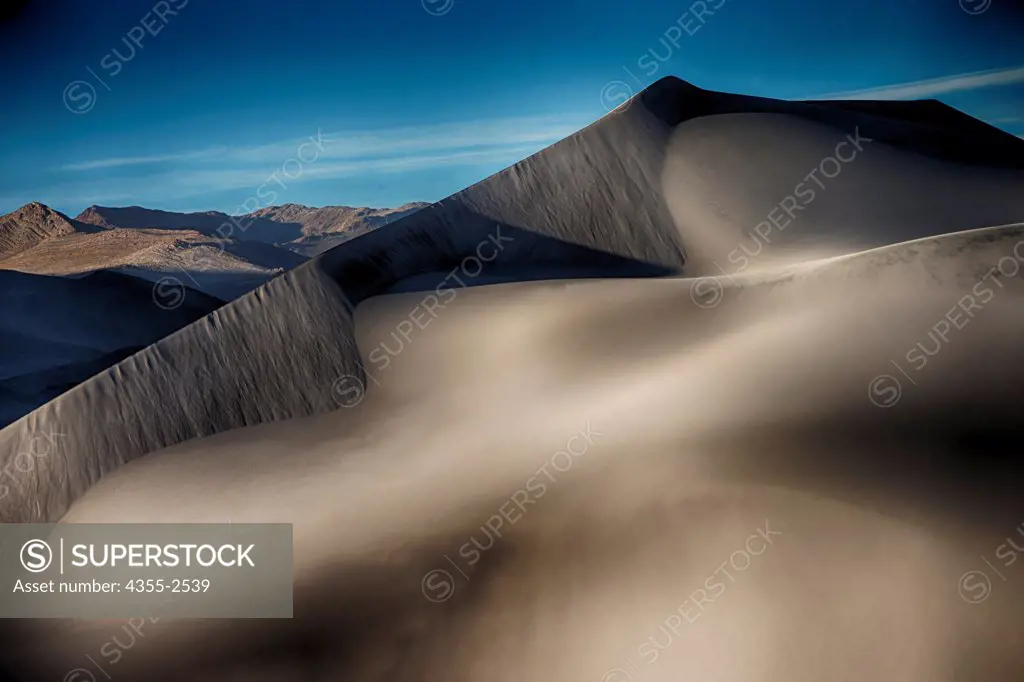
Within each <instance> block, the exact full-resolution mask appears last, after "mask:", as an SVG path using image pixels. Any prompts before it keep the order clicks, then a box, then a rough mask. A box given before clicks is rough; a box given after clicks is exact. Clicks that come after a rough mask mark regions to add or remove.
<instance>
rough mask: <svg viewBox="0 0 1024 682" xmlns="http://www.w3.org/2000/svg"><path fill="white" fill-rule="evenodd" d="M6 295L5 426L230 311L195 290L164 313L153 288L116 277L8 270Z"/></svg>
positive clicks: (0, 404) (1, 371)
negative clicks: (137, 353)
mask: <svg viewBox="0 0 1024 682" xmlns="http://www.w3.org/2000/svg"><path fill="white" fill-rule="evenodd" d="M15 258H17V257H15ZM0 290H2V291H3V297H2V298H0V342H2V345H3V349H4V353H3V355H2V356H0V391H2V392H0V423H2V424H5V425H6V424H8V423H10V422H12V421H14V420H15V419H16V418H19V417H21V416H23V415H25V414H26V413H28V412H29V411H31V409H34V408H35V407H38V406H39V405H42V404H43V403H45V402H46V401H48V400H50V399H52V398H55V397H56V396H58V395H60V394H61V393H63V392H64V391H65V390H67V389H68V388H71V387H72V386H75V385H77V384H78V383H80V382H82V381H84V380H86V379H88V378H89V377H91V376H93V375H95V374H96V373H98V372H101V371H103V370H106V369H107V368H108V367H110V366H111V365H113V364H115V363H116V362H119V361H120V360H123V359H124V358H125V357H127V356H128V355H131V354H132V353H134V352H135V351H137V350H139V349H141V348H143V347H145V346H148V345H149V344H151V343H153V342H154V341H157V340H159V339H161V338H163V337H165V336H167V335H168V334H170V333H172V332H174V331H177V330H178V329H180V328H181V327H184V326H186V325H188V324H190V323H192V322H194V321H196V320H197V319H199V318H201V317H202V316H204V315H206V314H207V313H209V312H211V311H213V310H215V309H216V308H218V307H220V306H221V305H223V303H224V302H223V301H222V300H220V299H216V298H213V297H211V296H207V295H205V294H203V293H201V292H199V291H195V290H192V289H187V290H184V292H183V296H182V299H181V301H180V305H177V306H174V307H169V306H163V307H161V306H159V305H158V304H157V303H158V301H157V300H156V299H155V298H154V291H153V286H152V284H150V283H148V282H146V281H143V280H140V279H137V278H135V277H129V276H126V275H123V274H119V273H114V272H97V273H93V274H90V275H87V276H84V277H79V278H75V279H72V278H66V277H48V276H43V275H33V274H26V273H21V272H13V271H6V270H0ZM111 311H117V314H116V315H112V314H111Z"/></svg>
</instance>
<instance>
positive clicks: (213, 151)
mask: <svg viewBox="0 0 1024 682" xmlns="http://www.w3.org/2000/svg"><path fill="white" fill-rule="evenodd" d="M588 122H589V121H587V120H586V119H585V117H583V116H576V117H557V118H555V117H550V116H545V117H525V118H505V119H492V120H487V121H470V122H466V123H445V124H437V125H431V126H421V127H402V128H391V129H378V130H336V131H331V132H328V131H321V130H316V131H313V132H312V134H311V135H309V136H308V137H305V138H294V139H288V140H281V141H276V142H272V143H268V144H261V145H249V146H235V147H225V146H218V147H214V148H209V149H202V150H196V151H188V152H168V153H163V154H151V155H142V156H118V157H110V158H102V159H89V160H85V161H80V162H76V163H71V164H66V165H64V166H61V167H60V169H61V170H64V171H78V172H82V171H95V170H108V169H113V168H118V167H126V166H140V165H149V164H156V163H167V162H174V163H179V164H181V165H182V168H183V169H186V168H193V167H195V168H199V167H202V166H207V165H209V166H213V165H228V166H231V165H234V166H236V167H248V166H262V167H264V168H265V167H271V169H272V167H274V166H278V165H280V164H281V163H282V162H284V161H285V160H287V159H289V158H291V157H294V156H295V155H296V151H297V149H298V148H299V146H300V145H302V144H304V143H309V142H310V141H315V142H316V143H317V144H318V147H320V149H319V151H318V158H319V159H320V160H323V159H338V160H340V159H383V158H394V157H405V156H409V155H420V154H425V153H435V154H436V153H439V152H441V153H442V156H450V154H451V153H452V152H455V151H458V150H465V149H475V148H484V149H492V150H493V149H501V148H508V147H514V146H517V145H530V144H549V143H552V142H555V141H557V140H559V139H561V138H563V137H567V136H569V135H571V134H572V133H574V132H576V131H577V130H578V129H579V128H581V127H582V126H583V125H585V124H586V123H588ZM464 158H466V159H467V160H468V159H470V158H472V157H471V156H465V157H464Z"/></svg>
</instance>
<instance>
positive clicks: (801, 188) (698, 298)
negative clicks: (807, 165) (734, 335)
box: [690, 126, 874, 308]
mask: <svg viewBox="0 0 1024 682" xmlns="http://www.w3.org/2000/svg"><path fill="white" fill-rule="evenodd" d="M868 142H874V140H873V139H872V138H870V137H864V136H863V135H861V132H860V127H859V126H858V127H857V128H855V129H854V132H853V133H851V134H849V135H847V136H846V137H845V138H844V139H843V140H841V141H840V142H839V143H838V144H836V146H835V148H834V149H833V152H832V154H830V155H828V156H826V157H824V158H823V159H821V160H820V161H819V162H818V163H817V164H816V165H815V166H814V168H813V169H811V172H810V173H808V174H807V175H805V176H804V178H803V180H801V181H800V182H798V183H797V184H796V185H795V186H794V187H793V190H792V191H791V192H790V193H789V194H787V195H786V196H785V197H783V198H782V200H781V201H779V203H777V204H776V205H775V206H773V207H772V209H771V210H770V211H768V214H767V216H766V217H765V219H764V220H762V221H761V222H759V223H758V224H757V225H755V226H754V228H753V229H752V230H750V231H749V232H748V233H747V237H748V238H749V241H750V242H751V245H750V246H749V248H748V245H747V240H744V241H741V242H740V243H739V244H738V245H737V246H736V248H735V249H733V250H732V251H730V252H729V253H728V254H727V255H726V260H728V261H729V263H730V264H731V266H733V267H732V270H731V271H730V270H727V269H726V268H725V267H723V266H722V265H721V264H720V263H719V262H718V261H712V263H714V264H715V267H717V268H718V269H719V270H720V271H721V273H722V274H721V276H713V277H699V278H697V279H695V280H693V282H692V283H691V284H690V298H691V299H693V302H694V303H696V304H697V305H698V306H700V307H701V308H714V307H715V306H717V305H718V304H719V303H721V302H722V300H723V299H724V298H725V286H724V285H723V283H722V280H721V279H720V277H722V276H724V277H725V278H726V279H728V280H729V281H730V282H733V283H735V280H733V279H732V275H735V274H737V273H740V272H743V271H744V270H746V269H747V267H749V266H750V262H751V259H753V258H757V257H758V256H760V255H761V253H762V252H763V251H764V248H765V247H766V246H769V245H771V243H772V236H773V235H775V236H778V234H779V233H782V232H784V231H785V230H786V228H788V227H789V226H790V225H792V224H793V222H794V221H796V220H797V214H798V213H799V212H801V211H805V210H807V208H808V207H809V206H810V205H811V204H813V203H814V201H815V200H816V199H817V198H818V196H819V195H820V194H821V193H823V192H824V191H825V190H826V189H827V187H828V184H827V183H826V182H823V179H824V180H829V181H833V180H835V179H836V178H838V177H839V176H840V175H841V174H842V172H843V168H844V167H845V166H846V165H847V164H850V163H853V162H854V161H855V160H856V159H857V157H858V156H860V153H861V152H863V151H864V148H865V147H864V145H865V144H866V143H868ZM819 173H820V175H821V177H819ZM812 183H813V184H812ZM815 186H817V188H818V189H817V190H815Z"/></svg>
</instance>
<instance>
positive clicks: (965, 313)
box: [868, 240, 1024, 409]
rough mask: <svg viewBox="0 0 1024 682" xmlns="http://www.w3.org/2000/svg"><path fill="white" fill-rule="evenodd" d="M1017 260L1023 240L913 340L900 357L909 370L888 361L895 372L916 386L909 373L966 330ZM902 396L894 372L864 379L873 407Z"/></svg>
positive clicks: (1021, 258)
mask: <svg viewBox="0 0 1024 682" xmlns="http://www.w3.org/2000/svg"><path fill="white" fill-rule="evenodd" d="M1021 263H1024V240H1022V241H1019V242H1017V243H1016V244H1014V246H1013V256H1003V257H1002V258H1000V259H999V261H998V262H997V263H996V264H995V265H994V266H992V267H991V268H989V269H988V271H987V272H986V273H985V274H984V275H982V276H981V278H980V279H978V280H977V281H976V282H975V283H974V285H973V286H972V287H971V289H970V291H969V292H968V293H965V294H964V295H963V296H961V297H960V299H959V300H957V302H956V304H955V305H953V306H952V307H950V309H949V310H947V311H946V313H945V314H944V315H943V316H942V317H940V318H939V319H938V320H937V321H936V322H935V324H933V325H932V326H931V327H930V328H929V329H928V331H927V334H926V336H927V338H925V339H921V340H919V341H917V342H916V343H915V344H914V346H913V347H911V348H910V349H909V350H907V351H906V353H904V354H903V356H902V357H903V359H904V361H905V362H906V363H907V365H908V366H909V367H910V369H911V372H908V371H907V370H906V369H904V366H903V365H902V364H900V362H898V361H897V360H896V359H895V358H894V359H892V360H890V361H889V363H890V364H891V365H892V366H893V367H895V368H896V370H897V372H898V373H899V375H901V376H902V377H903V378H904V379H906V380H907V381H909V382H910V384H911V385H913V386H916V385H917V382H916V381H914V378H913V376H912V372H913V373H917V372H921V371H923V370H924V368H925V367H927V366H928V363H929V362H930V361H931V360H930V359H931V358H935V357H937V356H938V355H939V354H940V353H941V352H942V351H943V350H944V349H945V348H946V347H947V346H948V345H949V343H951V342H952V341H953V339H954V338H955V337H956V335H957V332H959V331H962V330H963V329H966V328H967V327H968V325H970V323H971V322H972V321H973V320H974V317H975V315H976V314H977V313H979V312H981V311H982V310H984V309H985V306H987V305H988V304H990V303H991V302H992V301H993V300H994V299H995V297H996V294H997V293H998V292H999V291H1001V290H1002V289H1005V288H1006V286H1005V285H1004V284H1003V282H1002V281H1001V280H1003V279H1012V278H1014V277H1016V276H1017V275H1018V274H1020V271H1021ZM902 396H903V386H902V383H901V382H900V380H899V379H898V378H897V377H896V375H894V374H879V375H878V376H876V377H875V378H874V379H872V380H871V381H870V382H868V399H869V400H870V401H871V402H872V404H874V405H875V406H876V407H881V408H883V409H888V408H891V407H894V406H895V405H896V404H897V403H898V402H899V401H900V398H901V397H902Z"/></svg>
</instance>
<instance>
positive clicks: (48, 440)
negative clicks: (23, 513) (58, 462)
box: [0, 431, 67, 521]
mask: <svg viewBox="0 0 1024 682" xmlns="http://www.w3.org/2000/svg"><path fill="white" fill-rule="evenodd" d="M66 436H67V434H66V433H59V432H57V431H47V432H45V433H43V434H42V435H35V436H33V437H32V438H31V439H29V442H28V448H27V450H24V451H21V452H18V453H17V454H15V455H14V457H13V458H12V459H11V461H10V462H8V463H7V465H6V466H5V467H4V468H3V469H2V470H0V501H2V500H3V499H4V498H6V497H7V496H8V495H9V494H10V492H11V486H12V485H13V486H15V487H16V488H17V487H20V481H21V479H22V478H24V477H25V476H27V475H28V474H30V473H32V472H33V471H35V469H36V467H37V466H39V462H40V461H41V460H43V459H45V458H47V457H50V456H52V455H54V454H55V453H56V452H57V448H58V447H59V446H58V442H57V439H59V438H64V437H66ZM0 521H2V519H0Z"/></svg>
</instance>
